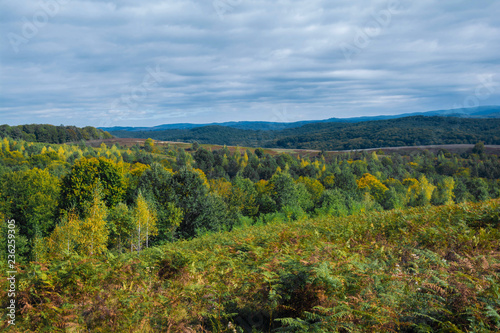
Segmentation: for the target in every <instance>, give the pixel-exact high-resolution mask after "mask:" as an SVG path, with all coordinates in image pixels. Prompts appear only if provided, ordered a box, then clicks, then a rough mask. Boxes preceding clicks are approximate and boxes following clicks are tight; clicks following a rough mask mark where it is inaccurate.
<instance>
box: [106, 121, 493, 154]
mask: <svg viewBox="0 0 500 333" xmlns="http://www.w3.org/2000/svg"><path fill="white" fill-rule="evenodd" d="M111 134H113V135H115V136H116V137H122V138H123V137H128V138H152V139H155V140H162V141H181V142H195V141H197V142H199V143H206V144H220V145H224V144H225V145H233V146H236V145H239V146H247V147H268V148H290V149H319V150H321V149H324V150H349V149H366V148H377V147H395V146H420V145H433V144H474V143H477V142H478V141H483V142H484V143H485V144H500V119H497V118H492V119H476V118H461V117H443V116H410V117H403V118H397V119H388V120H372V121H363V122H322V123H311V124H306V125H303V126H301V127H297V128H288V129H283V130H274V131H264V130H248V129H237V128H232V127H226V126H220V125H210V126H203V127H195V128H190V129H170V130H162V131H125V130H122V131H112V132H111Z"/></svg>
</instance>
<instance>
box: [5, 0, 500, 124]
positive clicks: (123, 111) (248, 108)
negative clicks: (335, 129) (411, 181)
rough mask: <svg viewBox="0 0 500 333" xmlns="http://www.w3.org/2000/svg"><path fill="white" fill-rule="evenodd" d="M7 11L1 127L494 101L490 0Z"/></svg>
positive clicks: (20, 7)
mask: <svg viewBox="0 0 500 333" xmlns="http://www.w3.org/2000/svg"><path fill="white" fill-rule="evenodd" d="M0 3H1V5H2V9H3V10H2V11H1V12H0V22H1V23H0V33H1V35H2V39H1V42H0V43H1V44H0V123H9V124H11V125H15V124H25V123H52V124H65V125H69V124H74V125H79V126H83V125H93V126H112V125H135V126H139V125H140V126H147V125H158V124H162V123H175V122H195V123H204V122H213V121H230V120H263V121H297V120H305V119H324V118H330V117H350V116H361V115H373V114H394V113H403V112H415V111H427V110H433V109H448V108H456V107H471V106H472V107H473V106H477V105H494V104H495V105H496V104H500V70H499V69H500V63H499V58H498V54H500V39H499V38H498V36H500V21H498V19H497V17H498V15H499V14H500V3H499V2H498V1H494V0H490V1H488V0H485V1H483V2H481V4H478V3H477V2H476V3H474V2H471V1H467V0H459V1H453V2H448V1H438V0H421V1H418V2H414V1H410V0H383V1H364V0H363V1H361V0H355V1H352V0H350V1H347V0H339V1H326V0H310V1H307V2H302V1H300V2H299V1H292V0H277V1H268V0H267V1H264V0H209V1H198V0H176V1H173V0H162V1H155V0H145V1H140V2H139V1H131V0H125V1H123V0H122V1H117V0H114V1H97V0H87V1H82V0H42V1H41V2H39V1H33V0H26V1H22V2H13V1H8V0H0Z"/></svg>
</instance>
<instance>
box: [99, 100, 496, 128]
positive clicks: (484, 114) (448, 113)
mask: <svg viewBox="0 0 500 333" xmlns="http://www.w3.org/2000/svg"><path fill="white" fill-rule="evenodd" d="M411 116H427V117H431V116H441V117H458V118H477V119H485V118H500V106H479V107H475V108H462V109H449V110H435V111H427V112H412V113H403V114H397V115H380V116H364V117H352V118H329V119H323V120H303V121H296V122H283V123H280V122H268V121H230V122H222V123H207V124H193V123H177V124H163V125H158V126H153V127H123V126H114V127H99V129H101V130H104V131H108V132H117V131H119V132H121V133H123V132H147V131H164V130H176V129H193V128H199V127H206V126H223V127H230V128H235V129H244V130H254V131H276V130H285V129H290V128H298V127H302V126H304V125H308V124H313V123H358V122H365V121H373V120H389V119H397V118H404V117H411ZM112 134H113V133H112Z"/></svg>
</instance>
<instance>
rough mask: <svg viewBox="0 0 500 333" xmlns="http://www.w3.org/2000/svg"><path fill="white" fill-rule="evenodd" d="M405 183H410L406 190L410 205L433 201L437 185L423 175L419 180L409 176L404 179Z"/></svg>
mask: <svg viewBox="0 0 500 333" xmlns="http://www.w3.org/2000/svg"><path fill="white" fill-rule="evenodd" d="M403 185H409V187H408V190H407V192H406V202H407V203H408V205H409V206H425V205H428V204H429V203H430V202H431V198H432V192H434V189H435V188H436V186H434V185H432V184H431V183H429V181H428V180H427V178H426V177H425V176H424V175H422V176H420V178H419V179H418V180H416V179H413V178H409V179H405V180H404V181H403Z"/></svg>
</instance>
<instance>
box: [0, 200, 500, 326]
mask: <svg viewBox="0 0 500 333" xmlns="http://www.w3.org/2000/svg"><path fill="white" fill-rule="evenodd" d="M499 219H500V201H499V200H492V201H488V202H483V203H479V204H472V203H467V204H460V205H451V206H441V207H425V208H418V209H409V210H404V211H399V210H396V211H388V212H381V213H376V214H370V215H363V214H361V215H357V216H351V217H346V218H331V217H325V218H317V219H308V220H299V221H294V222H283V221H276V222H271V223H269V224H267V225H263V226H249V227H246V228H244V229H240V230H236V231H233V232H225V233H214V234H209V235H205V236H203V237H201V238H198V239H194V240H191V241H182V242H177V243H172V244H169V245H166V246H163V247H157V248H151V249H147V250H144V251H143V252H141V253H139V254H137V253H133V254H126V255H112V254H107V255H106V256H104V257H99V258H81V257H78V256H68V257H66V258H64V259H61V260H54V261H51V262H45V263H32V264H31V265H29V266H27V267H24V268H23V270H22V273H21V274H19V275H18V276H17V278H18V295H17V302H18V309H19V313H18V322H17V324H16V329H19V332H57V331H61V332H62V331H68V332H84V331H85V332H88V331H90V332H275V331H277V332H434V331H435V332H495V331H496V332H498V331H499V330H500V315H499V313H500V280H499V275H500V230H499ZM1 290H2V292H1V297H2V299H4V300H5V299H7V297H6V290H7V286H6V282H5V281H4V282H2V289H1ZM3 305H5V304H3ZM3 322H4V323H5V320H4V321H3Z"/></svg>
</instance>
